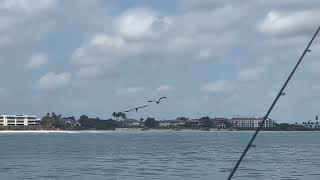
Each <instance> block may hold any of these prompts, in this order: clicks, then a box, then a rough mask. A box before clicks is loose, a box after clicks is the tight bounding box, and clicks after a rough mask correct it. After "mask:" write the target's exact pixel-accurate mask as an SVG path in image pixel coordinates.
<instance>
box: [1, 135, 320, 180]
mask: <svg viewBox="0 0 320 180" xmlns="http://www.w3.org/2000/svg"><path fill="white" fill-rule="evenodd" d="M252 133H253V132H211V131H210V132H184V131H178V132H168V131H165V132H151V131H143V132H78V133H21V132H20V133H0V179H10V180H15V179H68V180H78V179H79V180H80V179H88V180H91V179H92V180H95V179H98V180H100V179H103V180H105V179H110V180H111V179H114V180H117V179H124V180H138V179H148V180H149V179H158V180H191V179H203V180H209V179H210V180H212V179H217V180H223V179H226V178H227V176H228V174H229V171H230V168H232V167H233V166H234V164H235V162H236V160H237V159H238V158H239V156H240V153H241V152H242V150H243V149H244V147H245V145H246V143H247V141H248V140H249V138H250V136H251V135H252ZM255 145H256V147H255V148H251V150H250V151H249V153H248V154H247V156H246V158H245V160H244V162H243V163H242V164H241V166H240V169H239V171H237V173H236V175H235V178H234V179H238V180H247V179H266V180H269V179H283V180H294V179H307V180H319V179H320V132H262V133H261V134H259V136H258V138H257V140H256V142H255Z"/></svg>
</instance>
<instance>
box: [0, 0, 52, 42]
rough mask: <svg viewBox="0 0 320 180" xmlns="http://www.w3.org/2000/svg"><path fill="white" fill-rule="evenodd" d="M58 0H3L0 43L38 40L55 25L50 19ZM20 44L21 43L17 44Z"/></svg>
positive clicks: (0, 5)
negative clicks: (3, 35)
mask: <svg viewBox="0 0 320 180" xmlns="http://www.w3.org/2000/svg"><path fill="white" fill-rule="evenodd" d="M57 3H58V0H41V1H39V0H2V1H0V12H1V15H0V34H6V38H5V39H4V38H3V37H0V45H2V46H4V44H5V45H7V46H8V45H11V44H12V43H15V42H17V41H18V42H19V41H26V40H30V39H31V40H38V39H39V38H40V37H42V36H43V35H44V34H46V33H47V32H48V29H50V28H51V27H52V25H53V23H52V22H51V21H50V19H49V15H50V13H52V11H53V10H54V9H55V7H56V5H57ZM17 45H19V44H17Z"/></svg>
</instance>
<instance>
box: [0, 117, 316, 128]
mask: <svg viewBox="0 0 320 180" xmlns="http://www.w3.org/2000/svg"><path fill="white" fill-rule="evenodd" d="M112 116H113V118H109V119H100V118H99V117H96V118H91V117H88V116H87V115H82V116H80V118H78V119H77V118H75V117H73V116H71V117H62V115H60V114H56V113H47V114H46V115H45V116H44V117H42V119H41V124H40V125H36V126H0V130H116V129H118V128H132V129H139V130H148V129H172V130H181V129H198V130H212V129H215V130H230V131H233V130H239V131H241V130H255V129H256V128H257V126H258V125H259V122H261V120H262V119H261V118H232V119H227V118H210V117H208V116H206V117H201V118H197V119H189V118H186V117H178V118H176V119H173V120H156V119H155V118H152V117H148V118H146V119H143V118H141V119H139V120H135V119H128V118H127V117H126V114H125V113H122V112H114V113H112ZM263 130H264V131H314V130H318V129H314V128H308V127H306V126H304V125H300V124H297V123H295V124H290V123H276V122H274V121H272V120H270V119H269V124H265V125H264V126H263Z"/></svg>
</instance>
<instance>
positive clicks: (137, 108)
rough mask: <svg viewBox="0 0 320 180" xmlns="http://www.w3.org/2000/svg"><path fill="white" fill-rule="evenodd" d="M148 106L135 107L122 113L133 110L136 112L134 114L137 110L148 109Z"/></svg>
mask: <svg viewBox="0 0 320 180" xmlns="http://www.w3.org/2000/svg"><path fill="white" fill-rule="evenodd" d="M148 106H149V105H145V106H140V107H136V108H133V109H129V110H127V111H124V112H126V113H127V112H131V111H133V110H136V112H138V110H139V109H142V108H146V107H148Z"/></svg>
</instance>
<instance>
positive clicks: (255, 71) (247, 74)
mask: <svg viewBox="0 0 320 180" xmlns="http://www.w3.org/2000/svg"><path fill="white" fill-rule="evenodd" d="M263 72H264V69H263V68H262V67H255V68H246V69H242V70H241V71H240V72H239V74H238V80H240V81H252V80H257V79H259V78H260V77H261V75H262V73H263Z"/></svg>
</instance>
